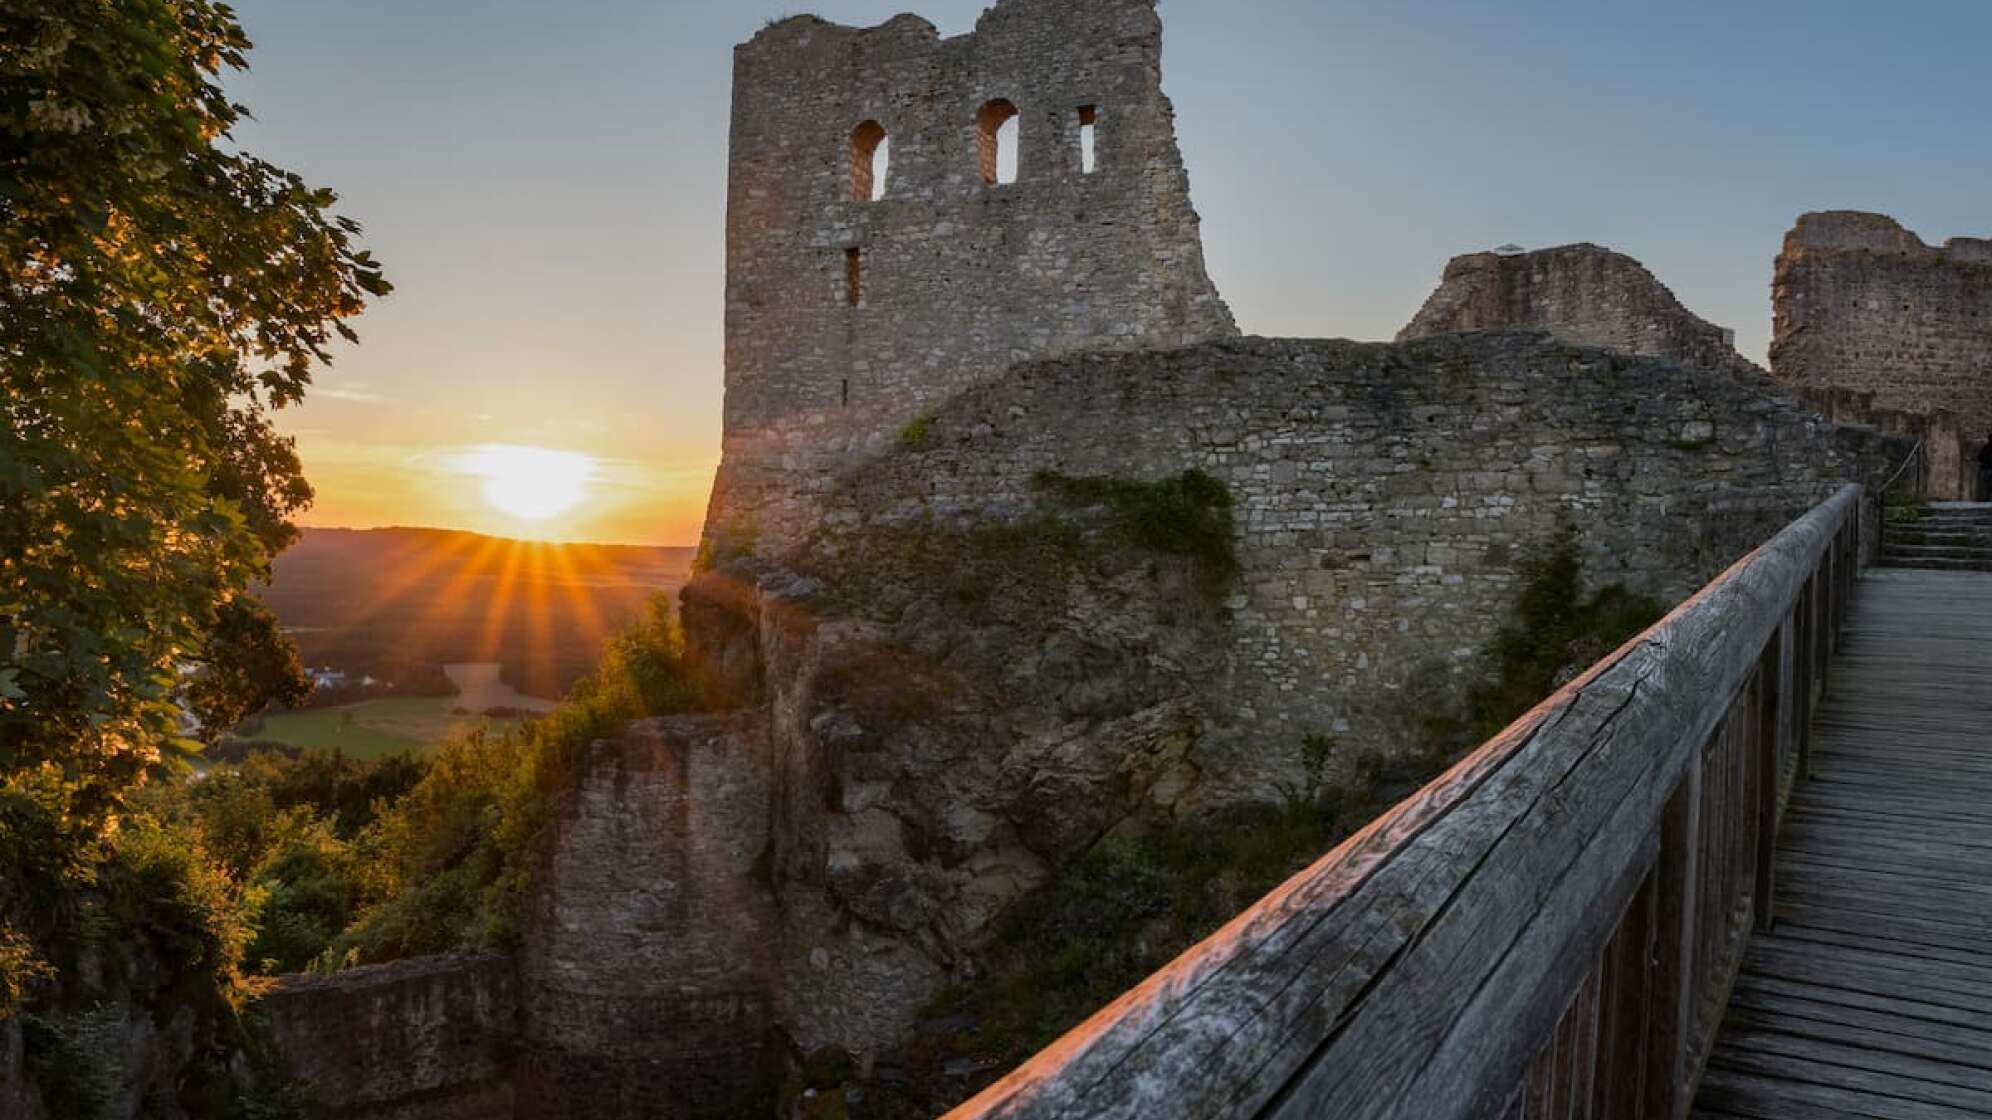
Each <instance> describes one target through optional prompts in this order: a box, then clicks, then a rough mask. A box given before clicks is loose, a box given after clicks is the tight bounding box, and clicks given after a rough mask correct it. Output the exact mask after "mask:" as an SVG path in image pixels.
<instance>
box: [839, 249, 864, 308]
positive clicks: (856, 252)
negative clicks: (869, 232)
mask: <svg viewBox="0 0 1992 1120" xmlns="http://www.w3.org/2000/svg"><path fill="white" fill-rule="evenodd" d="M864 294H865V254H864V250H862V249H859V248H857V247H856V246H853V247H851V248H849V249H846V250H844V302H846V303H848V304H850V305H851V306H852V307H856V306H857V305H858V301H859V300H861V299H863V298H864Z"/></svg>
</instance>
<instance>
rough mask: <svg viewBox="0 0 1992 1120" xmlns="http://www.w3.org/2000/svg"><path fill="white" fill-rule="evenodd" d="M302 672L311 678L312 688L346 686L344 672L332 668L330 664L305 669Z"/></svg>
mask: <svg viewBox="0 0 1992 1120" xmlns="http://www.w3.org/2000/svg"><path fill="white" fill-rule="evenodd" d="M304 672H305V675H306V676H308V677H310V678H311V687H313V688H344V687H346V683H347V677H346V674H344V673H342V672H340V671H339V670H337V669H334V668H333V667H332V666H330V665H326V666H324V667H322V668H318V669H306V670H305V671H304Z"/></svg>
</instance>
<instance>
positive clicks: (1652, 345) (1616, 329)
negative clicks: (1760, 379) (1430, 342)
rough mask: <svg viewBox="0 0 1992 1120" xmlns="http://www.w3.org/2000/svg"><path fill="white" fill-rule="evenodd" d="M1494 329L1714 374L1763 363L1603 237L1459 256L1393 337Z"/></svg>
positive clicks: (1748, 370) (1756, 371)
mask: <svg viewBox="0 0 1992 1120" xmlns="http://www.w3.org/2000/svg"><path fill="white" fill-rule="evenodd" d="M1489 330H1544V331H1548V332H1550V333H1551V334H1553V335H1555V336H1556V337H1558V338H1560V339H1563V340H1564V341H1565V342H1574V343H1577V344H1578V345H1580V346H1599V347H1603V348H1604V349H1607V350H1616V351H1618V352H1620V353H1622V354H1640V355H1644V356H1646V357H1652V358H1672V359H1674V360H1675V361H1678V362H1680V363H1682V364H1683V365H1689V366H1693V367H1695V368H1697V369H1705V370H1710V371H1712V372H1716V373H1729V374H1738V373H1743V374H1751V373H1754V374H1761V373H1762V372H1763V370H1761V369H1759V368H1758V367H1757V365H1756V364H1755V363H1753V362H1751V361H1749V360H1748V359H1746V358H1744V357H1743V355H1741V354H1739V353H1737V352H1736V345H1735V337H1734V335H1733V334H1732V333H1731V332H1729V331H1726V330H1724V329H1723V328H1721V327H1718V326H1716V325H1715V324H1713V323H1710V322H1708V321H1707V320H1705V319H1703V318H1701V317H1700V316H1698V315H1696V314H1695V313H1694V312H1692V311H1689V310H1688V309H1687V308H1686V307H1684V306H1682V305H1681V301H1680V300H1678V299H1676V298H1675V297H1674V293H1673V292H1671V291H1669V290H1668V289H1667V287H1666V285H1664V284H1662V283H1661V282H1660V281H1659V280H1658V279H1657V278H1656V277H1655V276H1654V275H1653V273H1652V272H1650V271H1648V270H1647V268H1646V266H1645V265H1643V264H1640V263H1639V262H1638V261H1636V260H1634V259H1633V258H1631V257H1628V256H1626V255H1625V254H1623V253H1615V252H1613V251H1611V250H1610V249H1605V248H1602V247H1600V246H1597V245H1584V244H1580V245H1564V246H1561V247H1560V248H1555V249H1540V250H1537V251H1535V252H1532V253H1514V254H1504V253H1469V254H1467V255H1465V256H1459V257H1454V258H1453V259H1452V260H1451V261H1450V262H1448V263H1447V265H1446V271H1445V277H1444V279H1443V280H1441V281H1440V283H1439V287H1438V289H1437V290H1435V291H1434V292H1433V293H1432V295H1431V297H1430V298H1428V299H1427V300H1426V301H1425V305H1424V307H1422V308H1420V309H1419V311H1418V314H1417V316H1416V317H1415V318H1413V319H1412V320H1411V323H1410V325H1408V326H1406V327H1405V328H1404V329H1403V330H1402V331H1399V332H1398V334H1397V340H1398V341H1399V342H1410V341H1413V340H1415V339H1420V338H1430V337H1432V336H1433V335H1441V334H1460V333H1463V332H1466V331H1489Z"/></svg>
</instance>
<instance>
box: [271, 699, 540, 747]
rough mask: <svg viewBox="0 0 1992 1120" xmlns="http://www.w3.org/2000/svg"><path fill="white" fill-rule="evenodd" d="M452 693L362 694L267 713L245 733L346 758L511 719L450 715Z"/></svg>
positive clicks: (506, 724) (508, 723)
mask: <svg viewBox="0 0 1992 1120" xmlns="http://www.w3.org/2000/svg"><path fill="white" fill-rule="evenodd" d="M457 703H458V701H457V698H456V697H454V696H439V697H433V698H418V699H412V700H366V701H362V702H361V703H358V704H347V705H345V706H343V707H338V708H314V709H311V710H309V711H302V712H281V713H278V714H276V715H272V716H268V717H266V718H265V719H264V720H263V726H262V727H261V728H259V729H258V730H256V732H255V733H254V734H252V735H250V736H248V738H253V739H258V740H264V741H270V742H278V743H288V744H289V745H291V746H294V747H302V748H304V749H306V750H334V751H338V752H340V753H341V754H345V755H348V756H350V757H352V758H379V757H380V756H381V755H384V754H393V753H394V752H396V751H426V750H429V749H431V748H433V747H434V746H435V745H436V744H437V743H440V742H442V741H443V740H444V739H445V738H448V737H449V736H450V735H453V734H456V733H457V732H461V731H468V730H470V729H471V728H474V727H477V726H479V725H480V724H481V725H484V726H487V727H490V728H492V729H494V730H501V731H502V730H508V729H510V728H513V727H516V726H517V725H518V721H517V720H509V719H487V718H486V717H484V716H481V715H462V716H459V715H451V714H450V710H451V709H452V708H455V707H456V706H457Z"/></svg>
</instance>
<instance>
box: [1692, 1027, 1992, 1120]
mask: <svg viewBox="0 0 1992 1120" xmlns="http://www.w3.org/2000/svg"><path fill="white" fill-rule="evenodd" d="M1753 1041H1759V1040H1757V1039H1754V1038H1753ZM1801 1041H1802V1040H1801ZM1816 1049H1817V1053H1815V1054H1812V1055H1810V1056H1808V1054H1807V1053H1806V1052H1805V1048H1804V1047H1799V1046H1783V1045H1779V1046H1773V1047H1772V1048H1771V1049H1769V1050H1752V1049H1746V1048H1743V1047H1738V1046H1731V1045H1729V1044H1728V1043H1727V1042H1725V1043H1724V1044H1723V1045H1722V1046H1720V1047H1718V1048H1717V1049H1716V1052H1715V1055H1714V1056H1713V1057H1711V1058H1710V1059H1709V1065H1710V1067H1711V1068H1714V1069H1724V1070H1730V1071H1732V1072H1736V1073H1754V1074H1757V1075H1759V1076H1766V1077H1780V1078H1783V1079H1785V1080H1788V1081H1793V1082H1803V1083H1805V1084H1810V1085H1824V1086H1829V1087H1831V1088H1835V1089H1840V1090H1844V1091H1847V1092H1853V1093H1863V1094H1872V1095H1873V1096H1876V1097H1891V1098H1894V1099H1896V1100H1899V1101H1903V1102H1905V1103H1906V1102H1912V1101H1913V1102H1916V1103H1918V1104H1920V1105H1922V1106H1924V1107H1926V1108H1940V1109H1944V1110H1946V1111H1947V1112H1952V1113H1954V1114H1956V1115H1962V1116H1972V1117H1977V1118H1978V1120H1984V1117H1986V1116H1988V1115H1992V1094H1988V1093H1982V1092H1979V1091H1977V1090H1975V1089H1965V1088H1960V1087H1958V1086H1955V1085H1945V1084H1943V1083H1941V1082H1936V1081H1927V1080H1924V1079H1923V1078H1921V1077H1920V1076H1912V1075H1904V1074H1901V1073H1893V1072H1889V1071H1886V1070H1875V1069H1863V1068H1861V1067H1859V1066H1848V1065H1841V1064H1840V1059H1842V1058H1845V1057H1848V1056H1849V1052H1846V1051H1844V1049H1834V1048H1831V1047H1823V1046H1821V1047H1817V1048H1816ZM1851 1054H1854V1055H1864V1054H1865V1052H1862V1051H1852V1052H1851Z"/></svg>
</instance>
